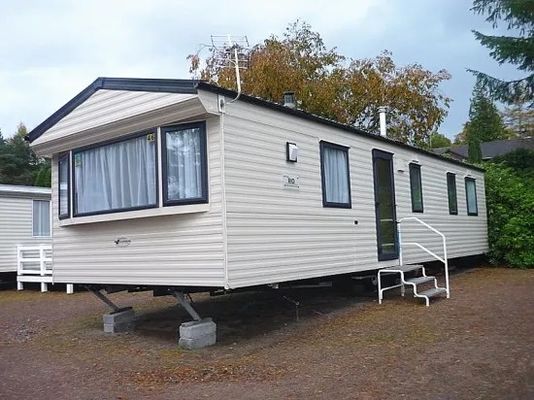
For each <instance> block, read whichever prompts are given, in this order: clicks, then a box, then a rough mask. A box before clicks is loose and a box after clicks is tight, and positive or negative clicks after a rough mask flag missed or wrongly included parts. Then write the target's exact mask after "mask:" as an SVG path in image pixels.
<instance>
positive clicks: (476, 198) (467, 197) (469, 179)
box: [464, 176, 478, 217]
mask: <svg viewBox="0 0 534 400" xmlns="http://www.w3.org/2000/svg"><path fill="white" fill-rule="evenodd" d="M464 181H465V207H466V209H467V215H469V216H473V217H476V216H478V196H477V181H476V179H475V178H472V177H470V176H466V177H465V180H464ZM467 182H473V185H474V186H473V187H474V189H475V209H476V211H475V212H470V211H469V193H468V191H467Z"/></svg>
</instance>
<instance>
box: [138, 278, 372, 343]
mask: <svg viewBox="0 0 534 400" xmlns="http://www.w3.org/2000/svg"><path fill="white" fill-rule="evenodd" d="M374 298H375V294H374V293H373V292H371V291H369V290H368V289H366V288H364V287H363V286H362V287H361V285H359V284H354V285H352V286H351V287H337V286H333V287H321V288H305V289H302V288H299V289H297V288H292V289H276V290H275V289H269V290H263V291H251V292H242V293H231V294H226V295H221V296H209V295H206V294H202V295H193V302H194V307H195V309H196V310H197V312H198V313H199V314H200V315H201V316H202V317H211V318H213V320H214V321H215V322H216V323H217V343H219V344H223V345H225V344H231V343H233V342H235V341H237V340H239V339H253V338H255V337H258V336H263V335H267V334H268V333H269V332H272V331H275V330H277V329H280V328H282V327H284V326H286V325H289V324H294V323H298V322H305V321H307V320H310V319H312V318H314V317H317V316H322V315H329V314H336V313H338V312H340V311H343V310H345V309H347V308H349V307H352V306H354V304H355V303H360V302H368V301H370V300H371V299H374ZM189 320H191V317H190V316H189V315H188V314H187V313H186V312H185V311H184V310H183V309H182V308H181V307H179V306H177V305H176V306H166V307H165V308H159V309H157V310H154V309H151V310H148V311H145V312H141V313H140V314H138V319H137V323H136V333H137V334H139V335H142V336H151V337H154V338H158V339H161V340H166V341H169V340H176V336H177V329H178V326H179V325H180V324H181V323H182V322H185V321H189Z"/></svg>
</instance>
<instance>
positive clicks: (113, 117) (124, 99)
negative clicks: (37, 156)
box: [34, 89, 195, 144]
mask: <svg viewBox="0 0 534 400" xmlns="http://www.w3.org/2000/svg"><path fill="white" fill-rule="evenodd" d="M194 97H195V95H191V94H178V93H162V92H157V93H154V92H139V91H127V90H104V89H101V90H98V91H96V92H95V93H94V94H93V95H92V96H91V97H89V98H88V99H87V100H86V101H85V102H83V103H82V104H80V105H79V106H78V107H76V108H75V109H74V110H73V111H72V112H70V113H69V114H68V115H67V116H65V117H64V118H63V119H61V121H59V122H58V123H57V124H56V125H54V126H53V127H51V128H50V129H49V130H48V131H46V133H45V134H44V135H43V136H42V137H41V138H38V139H37V140H36V141H35V142H34V144H40V143H41V142H42V141H50V140H55V139H59V138H62V137H64V136H65V135H67V134H69V133H72V132H82V131H85V130H88V129H92V128H97V127H100V126H103V125H106V124H109V123H112V122H115V121H118V120H122V119H126V118H129V117H133V116H137V115H140V114H143V113H146V112H150V111H153V110H157V109H161V108H164V107H167V106H170V105H173V104H176V103H179V102H183V101H185V100H187V99H191V98H194Z"/></svg>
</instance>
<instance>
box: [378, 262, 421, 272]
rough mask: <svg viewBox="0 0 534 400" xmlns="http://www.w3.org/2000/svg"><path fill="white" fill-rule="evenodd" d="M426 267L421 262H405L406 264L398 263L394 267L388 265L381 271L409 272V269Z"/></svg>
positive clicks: (414, 269)
mask: <svg viewBox="0 0 534 400" xmlns="http://www.w3.org/2000/svg"><path fill="white" fill-rule="evenodd" d="M422 268H424V267H423V265H421V264H404V265H396V266H394V267H387V268H382V269H381V270H380V271H384V272H409V271H416V270H418V269H422Z"/></svg>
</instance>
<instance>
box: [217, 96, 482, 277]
mask: <svg viewBox="0 0 534 400" xmlns="http://www.w3.org/2000/svg"><path fill="white" fill-rule="evenodd" d="M223 129H224V154H225V160H224V163H225V164H224V165H225V167H224V169H225V190H226V191H225V196H226V209H227V216H226V218H227V252H228V254H227V260H228V278H229V286H230V287H243V286H249V285H257V284H265V283H274V282H282V281H289V280H296V279H304V278H311V277H318V276H327V275H334V274H342V273H349V272H354V271H364V270H371V269H376V268H378V267H384V266H388V265H395V264H396V263H397V260H393V261H385V262H379V261H378V258H377V240H376V222H375V208H374V202H375V200H374V183H373V170H372V150H373V149H379V150H383V151H387V152H391V153H394V156H393V159H394V171H395V172H394V180H395V194H396V203H397V217H398V218H402V217H405V216H416V217H418V218H421V219H422V220H423V221H425V222H427V223H429V224H431V225H433V226H435V227H436V228H437V229H439V230H441V231H443V232H444V233H445V234H446V235H447V238H448V252H449V258H452V257H460V256H467V255H472V254H480V253H484V252H485V251H487V239H486V238H487V226H486V207H485V198H484V179H483V174H482V173H481V172H478V171H475V170H471V169H468V168H467V167H462V166H460V165H457V164H452V163H448V162H446V161H440V160H438V159H436V158H434V157H429V156H426V155H424V154H421V153H418V152H415V151H410V150H409V149H405V148H400V147H397V146H394V145H391V144H388V143H385V142H382V141H377V140H373V139H370V138H367V137H363V136H359V135H357V134H352V133H349V132H345V131H343V130H340V129H336V128H333V127H329V126H326V125H322V124H318V123H316V122H313V121H307V120H304V119H300V118H295V117H292V116H289V115H285V114H283V113H280V112H276V111H273V110H269V109H266V108H264V107H258V106H255V105H251V104H248V103H244V102H236V103H233V104H231V105H229V106H228V107H227V108H226V115H225V118H224V125H223ZM322 140H323V141H327V142H331V143H335V144H339V145H342V146H348V147H350V150H349V161H350V178H351V197H352V208H350V209H343V208H328V207H323V204H322V191H321V190H322V188H321V166H320V153H319V148H320V145H319V143H320V141H322ZM286 142H294V143H296V144H297V146H298V148H299V154H298V162H296V163H290V162H287V161H286V153H285V148H286V147H285V146H286ZM412 160H417V161H419V164H420V165H421V174H422V186H423V203H424V212H423V213H412V205H411V197H410V179H409V168H408V164H409V163H410V162H412ZM399 170H403V171H404V172H399ZM447 172H453V173H455V174H456V179H457V185H456V186H457V190H458V195H457V197H458V210H459V212H458V215H449V209H448V202H447V179H446V173H447ZM466 174H470V175H471V176H473V177H474V178H475V179H476V185H477V195H478V207H479V214H478V216H477V217H473V216H467V210H466V200H465V187H464V177H465V176H466ZM283 175H290V176H298V177H299V189H298V190H297V189H293V188H285V189H284V188H283ZM355 221H358V223H357V224H355ZM403 234H404V240H403V241H412V240H416V241H418V242H420V243H421V244H423V245H425V246H427V247H428V248H429V249H430V250H432V251H434V252H436V253H437V254H439V255H441V254H442V250H441V241H440V240H439V237H438V236H437V235H435V234H433V233H431V232H429V231H428V230H426V229H423V228H422V227H420V226H417V225H414V224H413V223H406V224H405V225H403ZM404 256H405V259H407V261H418V262H422V261H430V260H431V259H432V258H431V257H430V256H428V255H427V254H426V253H423V252H422V251H421V250H418V249H416V248H411V247H409V246H405V247H404Z"/></svg>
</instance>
